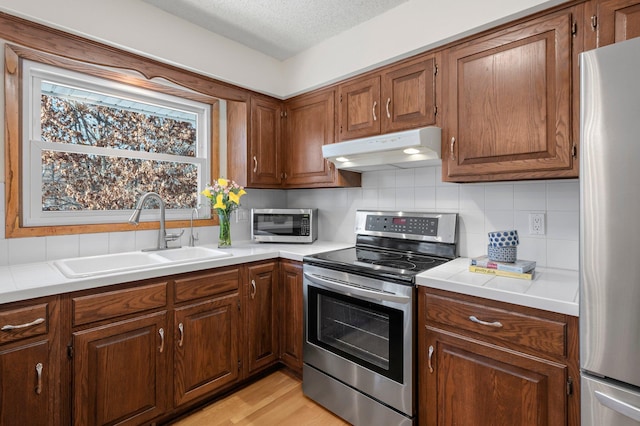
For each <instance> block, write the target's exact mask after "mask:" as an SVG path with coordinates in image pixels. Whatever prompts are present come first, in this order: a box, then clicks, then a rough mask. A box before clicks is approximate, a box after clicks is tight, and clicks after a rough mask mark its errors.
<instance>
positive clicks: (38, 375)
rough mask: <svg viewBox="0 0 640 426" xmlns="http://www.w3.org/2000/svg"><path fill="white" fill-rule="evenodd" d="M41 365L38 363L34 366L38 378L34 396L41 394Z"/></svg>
mask: <svg viewBox="0 0 640 426" xmlns="http://www.w3.org/2000/svg"><path fill="white" fill-rule="evenodd" d="M43 368H44V367H43V366H42V363H41V362H39V363H37V364H36V377H37V378H38V384H37V385H36V395H40V394H41V393H42V369H43Z"/></svg>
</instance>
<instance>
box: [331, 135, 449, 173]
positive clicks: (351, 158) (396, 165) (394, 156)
mask: <svg viewBox="0 0 640 426" xmlns="http://www.w3.org/2000/svg"><path fill="white" fill-rule="evenodd" d="M441 133H442V132H441V129H440V128H439V127H423V128H420V129H414V130H407V131H404V132H397V133H389V134H386V135H380V136H372V137H368V138H363V139H354V140H350V141H345V142H338V143H333V144H329V145H323V146H322V155H323V157H324V158H326V159H328V160H329V161H331V162H332V163H334V164H335V165H336V168H338V169H342V170H352V171H357V172H366V171H371V170H392V169H409V168H415V167H423V166H431V165H437V164H440V163H441V156H440V146H441Z"/></svg>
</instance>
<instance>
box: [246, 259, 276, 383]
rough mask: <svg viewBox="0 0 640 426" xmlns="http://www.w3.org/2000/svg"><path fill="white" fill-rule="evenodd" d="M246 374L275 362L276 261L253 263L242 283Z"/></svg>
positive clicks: (248, 374) (247, 268) (249, 266)
mask: <svg viewBox="0 0 640 426" xmlns="http://www.w3.org/2000/svg"><path fill="white" fill-rule="evenodd" d="M244 294H245V315H246V318H245V325H246V330H245V333H246V335H245V339H246V353H245V356H246V369H245V371H246V374H245V375H246V376H250V375H252V374H254V373H256V372H257V371H260V370H262V369H264V368H266V367H269V366H271V365H273V364H275V363H276V362H277V361H278V329H277V309H278V304H277V294H278V264H277V262H261V263H252V264H249V265H248V266H247V267H246V282H245V293H244Z"/></svg>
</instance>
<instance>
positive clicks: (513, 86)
mask: <svg viewBox="0 0 640 426" xmlns="http://www.w3.org/2000/svg"><path fill="white" fill-rule="evenodd" d="M581 11H582V5H578V6H575V7H572V8H568V9H563V10H561V11H559V12H555V13H551V14H549V15H546V16H542V17H539V18H536V19H533V20H530V21H526V22H524V23H521V24H518V25H514V26H510V27H507V28H505V29H501V30H499V31H496V32H493V33H490V34H488V35H484V36H482V37H479V38H475V39H473V40H470V41H467V42H465V43H462V44H459V45H456V46H453V47H451V48H449V49H447V50H446V51H445V52H444V58H443V61H444V68H445V69H444V70H443V71H444V72H443V84H444V95H443V97H444V99H443V104H444V106H445V118H444V121H445V126H444V129H443V139H444V140H443V164H442V172H443V180H444V181H453V182H472V181H494V180H514V179H539V178H555V177H576V176H578V162H577V144H576V141H577V135H578V133H577V131H578V128H577V110H578V108H577V105H578V104H577V102H578V96H577V87H576V89H575V92H572V82H573V81H574V78H575V81H577V73H578V67H577V54H578V52H579V49H580V48H581V47H582V44H581V39H580V38H579V34H578V33H577V24H576V22H578V21H579V20H580V18H581V17H582V14H581ZM574 105H575V106H576V108H574Z"/></svg>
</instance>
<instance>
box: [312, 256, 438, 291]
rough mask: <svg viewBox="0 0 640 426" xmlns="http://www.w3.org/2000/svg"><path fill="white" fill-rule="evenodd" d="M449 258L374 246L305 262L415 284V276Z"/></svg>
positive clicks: (317, 257)
mask: <svg viewBox="0 0 640 426" xmlns="http://www.w3.org/2000/svg"><path fill="white" fill-rule="evenodd" d="M449 260H451V259H446V258H439V257H434V256H426V255H422V254H416V253H407V252H401V251H393V250H389V249H376V248H370V247H350V248H346V249H342V250H334V251H329V252H325V253H318V254H315V255H313V256H307V257H305V258H304V261H305V262H307V263H312V264H316V265H318V266H324V267H328V268H332V269H339V270H343V271H346V272H354V273H361V274H364V275H369V276H374V277H380V278H391V279H394V280H401V281H406V282H409V283H414V282H415V276H416V275H418V274H419V273H421V272H423V271H426V270H427V269H431V268H434V267H436V266H439V265H442V264H443V263H446V262H448V261H449Z"/></svg>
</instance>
